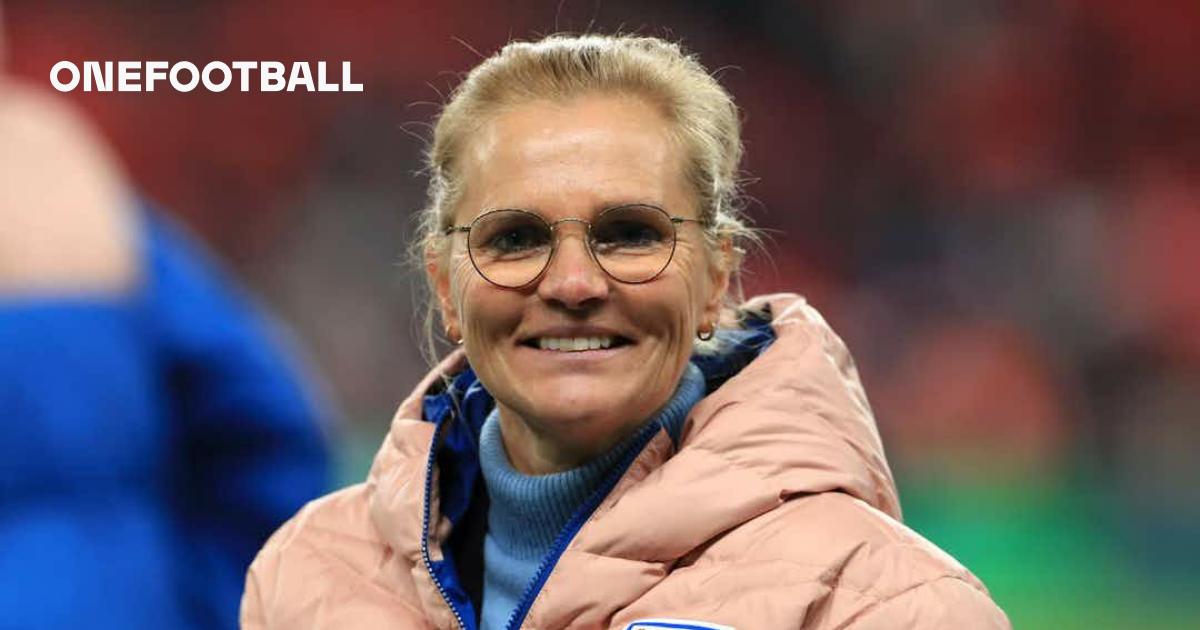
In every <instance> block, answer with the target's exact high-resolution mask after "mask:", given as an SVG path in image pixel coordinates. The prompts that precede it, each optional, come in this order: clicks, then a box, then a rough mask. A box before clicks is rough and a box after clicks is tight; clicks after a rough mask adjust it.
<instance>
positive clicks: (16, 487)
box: [0, 77, 328, 628]
mask: <svg viewBox="0 0 1200 630" xmlns="http://www.w3.org/2000/svg"><path fill="white" fill-rule="evenodd" d="M0 190H2V191H3V197H0V225H2V226H3V229H0V432H2V433H3V439H2V440H0V576H3V578H0V626H3V627H4V628H75V627H88V628H234V627H236V619H237V608H238V601H239V599H240V594H241V590H242V585H243V576H244V573H245V570H246V568H247V567H248V565H249V563H250V560H251V559H252V558H253V555H254V553H255V552H256V551H257V550H258V548H259V547H260V546H261V545H262V543H263V542H264V540H265V538H266V536H268V535H269V534H270V533H271V532H272V531H273V530H274V529H275V528H276V527H277V526H278V525H279V524H280V523H281V522H282V521H283V520H284V519H286V518H287V517H289V516H290V515H291V514H292V513H293V512H294V511H295V510H296V509H298V508H299V507H300V506H301V505H302V504H303V503H304V502H305V501H307V500H309V499H311V498H312V497H314V496H316V495H318V494H320V493H322V492H324V491H325V490H326V489H327V487H328V479H327V465H326V464H327V462H326V453H325V442H324V437H323V435H322V430H321V428H320V426H319V425H320V424H321V423H322V422H324V421H325V420H326V418H325V417H324V416H325V412H324V411H322V406H321V405H320V404H318V403H317V402H316V401H315V400H314V398H313V397H312V392H311V390H310V387H309V384H308V383H307V382H306V380H307V379H305V378H302V376H301V374H299V373H298V371H297V368H296V365H295V359H294V357H292V356H291V353H290V352H285V350H286V348H285V347H284V345H285V344H284V343H283V340H282V339H281V338H279V336H278V333H277V331H276V328H275V326H274V324H273V323H272V322H271V321H269V320H268V319H266V318H265V317H264V316H263V315H262V313H260V312H259V311H258V309H257V308H256V307H255V306H254V305H253V304H252V303H251V301H250V300H249V299H248V298H247V296H245V295H243V294H242V293H241V292H240V291H239V289H238V288H237V287H236V286H234V284H233V283H232V282H231V279H230V278H229V277H227V276H226V274H225V273H223V272H222V271H221V270H220V269H218V268H217V266H216V264H215V262H214V261H213V260H212V259H210V258H209V257H208V256H207V255H206V254H205V252H204V251H203V250H202V249H201V248H200V246H199V245H198V243H196V242H194V241H193V240H192V239H191V238H190V237H189V236H188V235H187V234H186V233H184V231H183V230H182V229H180V228H179V226H177V225H175V224H174V223H173V222H171V221H169V220H167V219H165V218H164V217H162V216H160V215H159V214H158V213H157V212H155V211H154V210H153V209H152V208H149V207H147V206H146V205H145V204H143V203H141V202H140V201H139V200H138V199H137V197H136V196H135V194H134V193H133V191H132V189H131V187H130V186H129V185H128V184H127V183H126V181H125V180H124V179H123V175H122V173H121V170H120V168H119V167H118V166H117V162H116V160H115V159H114V156H113V155H112V154H111V153H110V152H109V150H108V149H107V147H106V146H105V145H104V144H103V143H102V142H101V141H100V140H99V139H98V137H97V136H96V135H95V133H94V132H93V130H92V129H91V128H90V126H89V125H88V124H87V123H86V122H84V121H83V119H82V118H80V117H79V115H78V114H77V113H76V112H75V111H74V110H73V109H70V108H69V107H67V106H66V105H65V104H64V103H63V102H61V101H59V100H57V99H56V98H54V97H51V96H49V95H47V94H44V93H41V92H38V91H35V90H31V89H30V88H29V87H27V86H24V85H21V84H18V83H15V82H12V81H9V80H7V79H4V78H3V77H0Z"/></svg>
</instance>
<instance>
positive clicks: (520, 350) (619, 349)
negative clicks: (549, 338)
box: [516, 344, 633, 367]
mask: <svg viewBox="0 0 1200 630" xmlns="http://www.w3.org/2000/svg"><path fill="white" fill-rule="evenodd" d="M632 348H633V346H632V345H631V344H625V345H621V346H613V347H611V348H603V349H599V350H579V351H576V352H563V351H561V350H542V349H541V348H535V347H532V346H528V345H524V344H521V345H518V346H517V348H516V351H517V356H523V357H526V358H527V359H528V360H529V361H530V364H531V365H534V366H537V365H547V362H553V364H554V365H557V366H559V367H570V366H576V367H583V366H585V365H588V364H592V363H595V362H600V361H606V360H608V359H613V358H616V357H619V356H621V355H623V354H625V353H627V352H629V351H630V350H632ZM527 353H528V354H527Z"/></svg>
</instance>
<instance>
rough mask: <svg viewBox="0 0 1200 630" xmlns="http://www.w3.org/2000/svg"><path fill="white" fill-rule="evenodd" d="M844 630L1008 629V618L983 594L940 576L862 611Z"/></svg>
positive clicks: (957, 581)
mask: <svg viewBox="0 0 1200 630" xmlns="http://www.w3.org/2000/svg"><path fill="white" fill-rule="evenodd" d="M845 627H846V628H847V630H897V629H903V630H951V629H957V628H972V629H973V630H1011V628H1012V626H1011V625H1010V624H1009V621H1008V618H1007V617H1006V616H1005V615H1004V612H1003V611H1001V610H1000V608H999V607H998V606H996V604H995V603H993V602H992V600H991V599H990V598H989V597H988V595H987V594H986V593H984V592H983V591H981V590H979V589H978V588H976V587H975V586H972V585H971V584H968V583H967V582H964V581H963V580H960V579H958V578H955V577H943V578H939V579H936V580H933V581H931V582H926V583H924V584H921V585H919V586H916V587H913V588H911V589H909V590H906V591H904V592H902V593H900V594H898V595H895V596H893V597H891V598H889V599H886V600H883V601H881V602H878V603H876V604H874V605H872V606H869V607H867V608H865V609H864V610H863V611H862V612H861V613H860V614H859V615H858V616H857V617H856V618H855V619H854V620H852V621H851V622H850V623H849V624H847V625H846V626H845Z"/></svg>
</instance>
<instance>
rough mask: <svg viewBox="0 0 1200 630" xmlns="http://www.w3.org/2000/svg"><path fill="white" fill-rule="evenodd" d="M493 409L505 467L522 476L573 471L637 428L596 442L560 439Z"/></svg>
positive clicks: (505, 411) (506, 410)
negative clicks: (505, 459) (506, 460)
mask: <svg viewBox="0 0 1200 630" xmlns="http://www.w3.org/2000/svg"><path fill="white" fill-rule="evenodd" d="M497 406H498V407H499V411H500V432H501V435H502V436H503V442H504V450H505V451H507V452H508V459H509V463H510V464H511V465H512V467H513V469H514V470H516V471H517V472H520V473H522V474H525V475H548V474H551V473H556V472H562V471H564V470H571V469H572V468H577V467H578V466H580V465H582V464H584V463H586V462H589V461H591V460H592V459H594V458H595V457H596V456H597V455H600V454H601V453H604V452H606V451H608V449H610V448H612V447H613V445H615V444H617V443H618V442H620V441H621V440H623V439H625V437H626V436H627V435H628V434H629V433H630V432H631V431H632V430H633V429H636V428H637V425H632V426H629V427H626V428H625V429H624V430H622V431H618V432H616V433H614V434H609V435H603V436H599V437H596V438H593V437H592V436H586V435H581V436H574V435H572V436H567V437H565V438H564V436H562V435H557V434H556V435H550V434H548V433H546V432H544V431H539V430H538V428H537V427H535V426H534V425H532V424H530V423H528V422H525V421H524V420H522V419H521V418H520V417H519V416H518V415H517V414H516V413H514V412H513V411H512V410H511V409H509V408H507V407H506V406H504V405H502V404H498V405H497Z"/></svg>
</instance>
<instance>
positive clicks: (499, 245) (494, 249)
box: [471, 210, 551, 259]
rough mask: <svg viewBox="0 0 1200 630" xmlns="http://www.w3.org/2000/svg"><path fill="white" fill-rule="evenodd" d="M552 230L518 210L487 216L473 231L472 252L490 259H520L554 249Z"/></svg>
mask: <svg viewBox="0 0 1200 630" xmlns="http://www.w3.org/2000/svg"><path fill="white" fill-rule="evenodd" d="M550 239H551V234H550V228H549V227H548V226H547V225H546V223H545V222H544V221H542V220H541V219H538V218H537V217H536V216H532V215H530V214H529V213H526V212H521V211H517V210H500V211H496V212H493V213H491V214H487V215H484V216H483V217H482V218H481V219H480V220H479V221H477V222H476V223H475V225H474V226H472V227H471V250H472V251H473V252H475V253H476V254H477V255H480V256H483V257H487V258H492V259H496V258H507V259H511V258H519V257H522V256H526V255H531V254H536V253H540V252H542V251H545V250H546V249H547V248H549V246H550Z"/></svg>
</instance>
